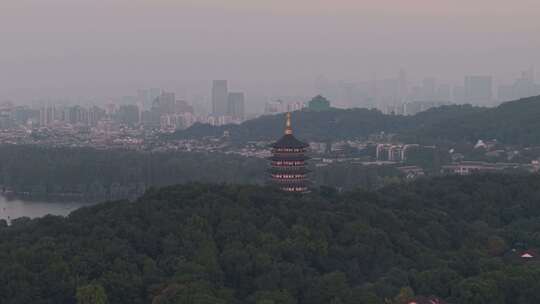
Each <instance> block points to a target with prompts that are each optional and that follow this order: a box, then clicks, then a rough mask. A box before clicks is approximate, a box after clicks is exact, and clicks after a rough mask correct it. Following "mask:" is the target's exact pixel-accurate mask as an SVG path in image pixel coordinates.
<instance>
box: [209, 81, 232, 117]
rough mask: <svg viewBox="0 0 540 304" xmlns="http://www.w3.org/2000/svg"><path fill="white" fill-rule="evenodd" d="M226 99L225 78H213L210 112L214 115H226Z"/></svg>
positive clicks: (227, 92) (227, 95) (227, 91)
mask: <svg viewBox="0 0 540 304" xmlns="http://www.w3.org/2000/svg"><path fill="white" fill-rule="evenodd" d="M228 99H229V89H228V87H227V80H214V81H213V83H212V114H213V115H214V116H224V115H227V111H228V106H227V104H228Z"/></svg>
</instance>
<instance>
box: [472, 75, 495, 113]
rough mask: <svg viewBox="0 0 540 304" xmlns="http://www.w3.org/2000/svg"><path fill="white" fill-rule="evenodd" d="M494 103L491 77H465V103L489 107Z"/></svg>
mask: <svg viewBox="0 0 540 304" xmlns="http://www.w3.org/2000/svg"><path fill="white" fill-rule="evenodd" d="M492 101H493V78H492V77H491V76H466V77H465V102H467V103H470V104H474V105H481V106H489V105H492Z"/></svg>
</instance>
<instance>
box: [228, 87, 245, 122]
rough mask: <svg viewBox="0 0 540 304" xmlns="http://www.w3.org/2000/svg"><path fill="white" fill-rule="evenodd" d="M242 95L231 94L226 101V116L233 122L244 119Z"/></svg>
mask: <svg viewBox="0 0 540 304" xmlns="http://www.w3.org/2000/svg"><path fill="white" fill-rule="evenodd" d="M245 114H246V113H245V100H244V93H240V92H231V93H229V97H228V100H227V115H229V116H231V117H232V118H233V119H234V120H239V121H243V120H244V118H245Z"/></svg>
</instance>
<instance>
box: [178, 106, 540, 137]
mask: <svg viewBox="0 0 540 304" xmlns="http://www.w3.org/2000/svg"><path fill="white" fill-rule="evenodd" d="M539 118H540V96H537V97H531V98H526V99H521V100H517V101H512V102H506V103H503V104H501V105H500V106H499V107H496V108H479V107H473V106H470V105H459V106H458V105H453V106H443V107H439V108H434V109H431V110H428V111H425V112H421V113H419V114H417V115H414V116H393V115H384V114H382V113H381V112H379V111H376V110H367V109H348V110H340V109H332V110H331V111H323V112H313V111H298V112H295V113H293V124H294V129H295V133H296V134H298V136H299V137H300V138H302V139H305V140H314V141H326V140H340V139H357V138H365V137H366V136H368V135H370V134H374V133H379V132H386V133H396V134H398V135H399V136H401V137H402V138H403V139H406V140H411V141H416V142H424V143H433V142H437V141H454V142H457V141H468V142H475V141H476V140H478V139H493V138H494V139H498V140H499V141H501V142H503V143H507V144H523V145H528V144H540V119H539ZM283 123H284V117H283V115H271V116H263V117H260V118H257V119H254V120H250V121H246V122H244V123H243V124H241V125H226V126H221V127H212V126H209V125H202V124H197V125H194V126H192V127H191V128H189V129H187V130H184V131H179V132H177V133H176V134H174V135H173V138H199V137H203V136H221V135H223V132H224V131H229V133H230V135H231V138H232V139H233V140H234V141H237V142H246V141H250V140H272V139H275V138H277V137H278V136H280V135H281V134H282V131H283Z"/></svg>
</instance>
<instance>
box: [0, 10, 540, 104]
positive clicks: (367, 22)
mask: <svg viewBox="0 0 540 304" xmlns="http://www.w3.org/2000/svg"><path fill="white" fill-rule="evenodd" d="M538 6H539V4H538V2H537V1H531V0H519V1H514V2H512V3H509V2H506V1H485V0H476V1H472V2H471V1H467V2H466V1H463V0H459V1H452V2H437V3H434V2H433V1H425V0H414V1H409V2H407V4H402V3H395V2H384V1H382V2H381V1H373V0H369V1H362V2H357V1H348V0H340V1H333V2H331V3H328V2H324V1H314V2H313V1H310V2H307V1H304V0H299V1H295V2H293V3H288V2H287V3H285V2H284V1H272V2H270V1H258V2H256V3H252V2H250V1H243V0H233V1H227V2H223V1H217V0H203V1H182V2H181V3H178V2H176V1H165V0H158V1H151V2H150V1H123V0H111V1H107V2H98V3H96V2H94V1H88V0H81V1H77V3H76V4H74V3H72V2H71V1H65V0H51V1H47V3H43V2H42V1H37V0H25V1H17V2H15V1H6V2H3V3H2V4H0V28H1V29H0V37H1V38H2V41H3V51H2V56H0V66H1V67H2V69H1V70H0V100H4V99H12V100H21V99H22V100H33V99H41V98H68V99H77V98H80V99H84V98H87V99H91V98H93V99H101V100H103V99H108V98H112V97H115V96H123V95H124V94H126V92H130V91H134V90H136V89H138V88H143V87H162V88H167V90H170V91H174V92H176V93H177V95H179V96H181V97H182V98H185V99H194V98H193V97H194V96H199V95H201V94H202V95H204V96H203V98H202V99H204V100H203V101H204V102H206V104H208V100H209V99H208V95H207V93H206V92H207V87H208V83H209V81H211V80H212V79H228V80H229V81H230V82H231V83H234V84H235V86H236V87H239V88H241V89H242V91H244V92H246V96H248V97H249V99H250V101H252V103H254V104H258V105H259V107H261V106H262V104H263V103H264V102H265V101H267V99H269V98H273V97H275V96H306V95H307V96H310V95H313V93H316V92H313V82H314V81H315V80H316V79H317V78H318V77H319V76H320V75H324V76H325V77H327V78H328V79H331V80H333V81H336V82H337V81H343V82H363V81H369V79H371V78H373V77H374V75H376V77H377V78H378V79H385V78H389V77H393V75H394V74H395V73H396V71H397V70H399V69H400V68H403V69H405V70H407V71H408V72H409V73H410V75H409V76H410V79H411V80H414V81H422V79H423V78H424V77H435V78H438V79H440V80H441V81H443V82H448V83H454V84H455V83H461V82H462V79H463V77H464V76H465V75H491V76H492V77H493V78H494V79H495V80H496V82H498V83H500V84H504V83H510V82H512V81H513V80H514V79H515V78H517V77H519V73H520V72H519V71H521V70H524V69H527V68H529V67H530V66H538V64H539V63H540V55H539V54H540V52H539V50H540V41H539V39H537V38H536V37H537V32H538V28H539V21H538V18H535V17H536V16H535V12H537V11H538ZM96 20H99V22H96ZM498 83H494V85H495V86H497V85H498ZM182 95H185V96H182ZM197 102H200V101H197ZM249 107H251V105H249Z"/></svg>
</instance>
